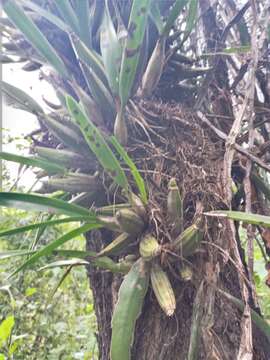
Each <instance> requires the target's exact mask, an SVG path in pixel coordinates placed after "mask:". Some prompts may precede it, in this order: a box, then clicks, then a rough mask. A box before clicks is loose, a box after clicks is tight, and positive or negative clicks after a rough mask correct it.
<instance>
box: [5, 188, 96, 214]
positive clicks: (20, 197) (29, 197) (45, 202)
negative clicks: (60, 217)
mask: <svg viewBox="0 0 270 360" xmlns="http://www.w3.org/2000/svg"><path fill="white" fill-rule="evenodd" d="M0 206H5V207H11V208H17V209H22V210H27V211H43V212H47V213H60V214H65V215H71V216H79V215H82V216H89V217H90V218H92V219H93V218H95V216H96V215H95V213H94V212H91V211H89V210H87V209H85V208H83V207H81V206H79V205H74V204H69V203H67V202H66V201H63V200H59V199H53V198H50V197H46V196H41V195H35V194H22V193H16V192H0Z"/></svg>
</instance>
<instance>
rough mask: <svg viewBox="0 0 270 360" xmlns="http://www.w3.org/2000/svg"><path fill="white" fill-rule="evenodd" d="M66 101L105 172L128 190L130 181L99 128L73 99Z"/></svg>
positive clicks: (68, 97) (69, 98)
mask: <svg viewBox="0 0 270 360" xmlns="http://www.w3.org/2000/svg"><path fill="white" fill-rule="evenodd" d="M66 100H67V106H68V109H69V112H70V115H71V116H72V117H73V118H74V121H75V123H76V124H77V125H78V126H79V127H80V129H81V131H82V133H83V135H84V137H85V140H86V142H87V143H88V145H89V147H90V149H91V150H92V151H93V153H94V154H95V155H96V157H97V159H98V161H99V162H100V164H101V165H102V166H103V168H104V170H105V171H107V172H108V174H109V175H110V176H111V177H112V178H113V180H114V181H115V182H116V183H117V184H118V185H120V186H121V187H122V188H124V189H128V180H127V178H126V175H125V173H124V171H123V170H122V168H121V165H120V163H119V161H118V160H117V159H116V157H115V156H114V154H113V152H112V151H111V149H110V148H109V146H108V145H107V143H106V141H105V140H104V138H103V136H102V135H101V133H100V132H99V130H98V128H97V127H96V126H95V125H94V124H93V123H92V122H91V120H90V119H87V118H86V116H85V114H84V113H83V112H82V111H81V108H80V106H79V105H78V103H77V102H76V101H75V100H74V99H73V98H72V97H70V96H67V99H66Z"/></svg>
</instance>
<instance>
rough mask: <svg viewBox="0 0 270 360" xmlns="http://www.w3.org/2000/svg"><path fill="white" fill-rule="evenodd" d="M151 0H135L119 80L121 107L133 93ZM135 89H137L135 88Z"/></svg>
mask: <svg viewBox="0 0 270 360" xmlns="http://www.w3.org/2000/svg"><path fill="white" fill-rule="evenodd" d="M150 3H151V1H150V0H134V1H133V3H132V8H131V12H130V17H129V23H128V36H127V39H126V41H125V45H124V49H123V55H122V63H121V70H120V80H119V95H120V99H121V107H122V108H124V107H125V105H126V104H127V101H128V99H129V98H130V95H131V89H132V86H133V83H134V79H135V75H136V70H137V66H138V62H139V58H140V50H141V46H142V43H143V39H144V34H145V29H146V25H147V18H148V14H149V8H150ZM133 90H134V91H135V89H133Z"/></svg>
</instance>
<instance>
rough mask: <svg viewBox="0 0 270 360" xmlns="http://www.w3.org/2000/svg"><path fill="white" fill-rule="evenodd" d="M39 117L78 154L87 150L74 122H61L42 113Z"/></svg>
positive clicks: (58, 137)
mask: <svg viewBox="0 0 270 360" xmlns="http://www.w3.org/2000/svg"><path fill="white" fill-rule="evenodd" d="M40 119H41V121H42V122H43V123H44V124H45V126H46V127H47V128H48V129H49V131H50V132H51V133H52V134H53V135H54V136H55V137H56V138H57V139H58V140H59V141H61V143H62V144H64V145H66V146H68V147H69V148H71V149H72V150H75V151H76V152H78V153H79V154H81V153H83V152H85V150H87V151H88V146H87V144H86V143H85V141H84V139H83V137H82V136H81V132H80V130H79V129H78V128H77V127H75V128H74V124H73V123H72V122H71V121H68V122H66V123H64V122H63V123H61V122H60V121H57V120H56V119H54V118H53V117H51V116H48V115H42V117H41V118H40Z"/></svg>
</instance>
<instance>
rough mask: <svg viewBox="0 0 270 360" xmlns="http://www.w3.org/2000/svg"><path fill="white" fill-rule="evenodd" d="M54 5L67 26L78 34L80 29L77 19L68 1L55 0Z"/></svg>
mask: <svg viewBox="0 0 270 360" xmlns="http://www.w3.org/2000/svg"><path fill="white" fill-rule="evenodd" d="M55 5H56V7H57V9H58V11H59V13H60V15H61V16H62V18H63V19H64V21H65V22H66V23H67V24H69V26H70V27H71V29H72V30H73V31H74V32H75V33H76V34H79V33H80V27H79V19H78V18H77V16H76V14H75V12H74V10H73V8H72V6H71V3H70V1H69V0H57V1H55Z"/></svg>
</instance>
